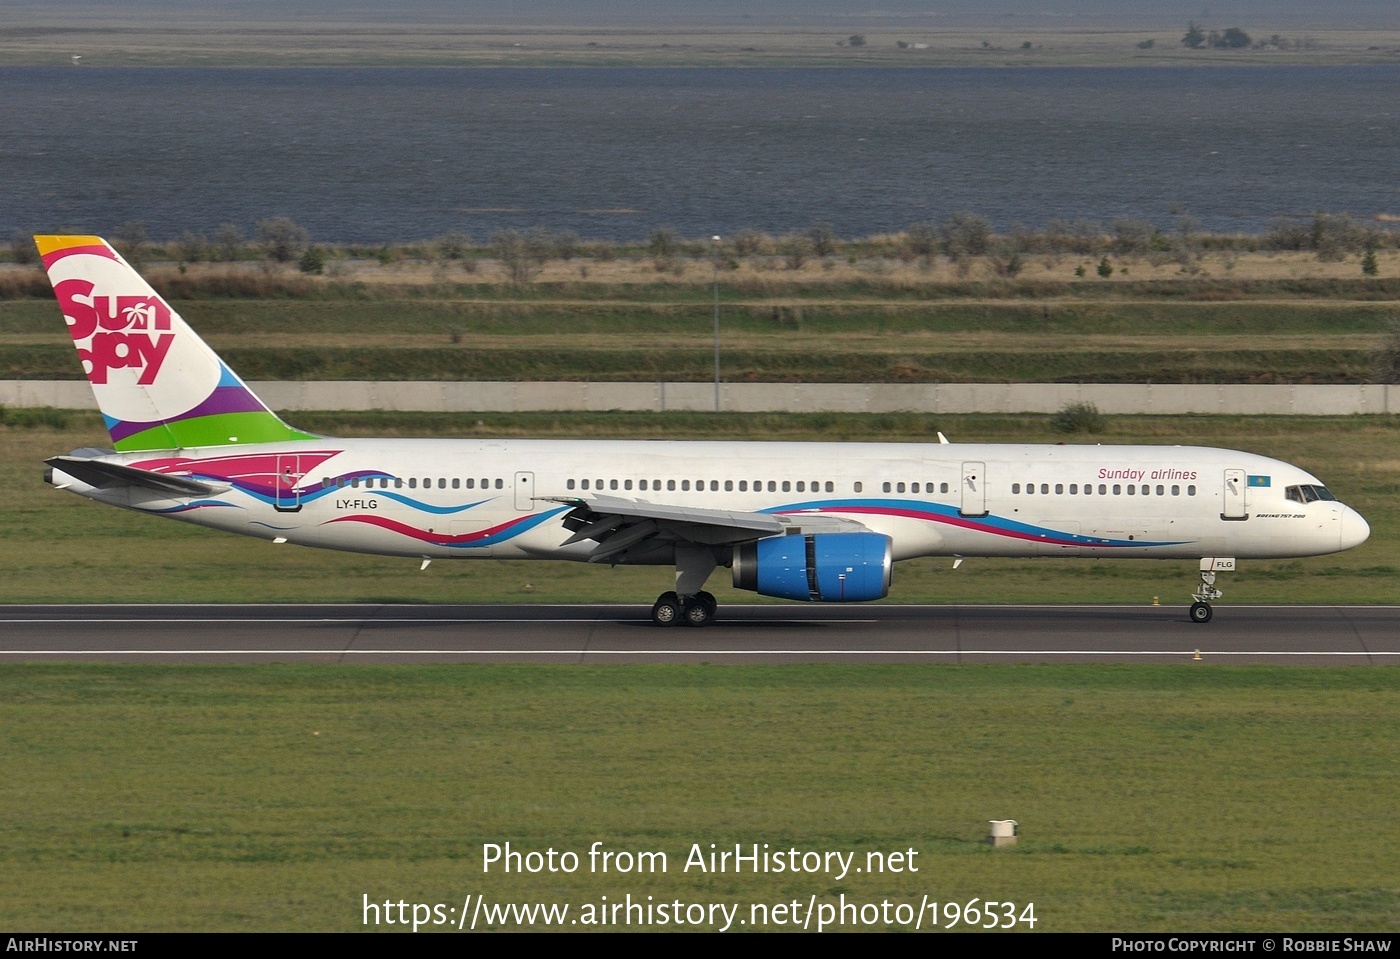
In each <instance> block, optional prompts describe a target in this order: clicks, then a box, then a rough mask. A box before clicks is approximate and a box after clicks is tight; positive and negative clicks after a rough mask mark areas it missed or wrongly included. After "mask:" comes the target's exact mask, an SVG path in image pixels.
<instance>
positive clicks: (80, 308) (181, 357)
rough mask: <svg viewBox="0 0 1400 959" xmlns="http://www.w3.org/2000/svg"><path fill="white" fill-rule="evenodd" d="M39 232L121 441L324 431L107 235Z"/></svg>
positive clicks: (81, 352) (132, 444)
mask: <svg viewBox="0 0 1400 959" xmlns="http://www.w3.org/2000/svg"><path fill="white" fill-rule="evenodd" d="M34 239H35V242H36V243H37V244H38V247H39V253H40V255H41V256H42V257H43V259H44V268H45V269H46V270H48V273H49V280H50V282H52V283H53V289H54V295H55V296H56V297H57V298H58V305H59V307H60V308H61V309H62V310H63V318H64V320H65V321H66V322H67V324H68V332H69V333H70V334H72V336H73V343H74V345H75V346H77V348H78V357H79V359H81V360H82V364H83V372H84V373H86V374H87V378H88V382H89V383H91V384H92V391H93V393H94V394H95V395H96V397H97V405H98V408H99V409H101V410H102V417H103V419H104V420H105V421H106V424H107V430H108V432H109V433H110V434H111V436H112V443H113V445H114V446H115V447H116V449H117V450H119V451H127V450H174V449H182V448H188V447H196V446H198V447H204V446H231V445H242V444H247V443H267V442H277V441H282V440H300V439H314V437H313V436H311V434H308V433H303V432H301V431H299V430H296V429H293V428H292V427H290V426H288V425H287V424H286V423H283V422H282V420H281V419H279V418H278V417H277V415H276V414H275V413H273V412H272V411H271V410H270V409H268V407H267V405H266V404H264V403H263V402H262V400H260V399H258V398H257V397H256V396H255V395H253V392H252V391H251V390H249V389H248V387H247V385H246V384H245V383H244V382H243V381H242V380H241V379H239V378H238V375H237V374H236V373H234V372H233V371H232V370H231V369H229V368H228V366H227V365H225V363H224V362H223V360H221V359H219V357H218V355H217V354H216V353H215V352H214V351H213V350H211V349H210V348H209V346H208V345H207V344H206V343H205V342H204V341H203V340H201V339H200V338H199V337H198V336H197V335H196V334H195V332H194V331H193V330H191V329H190V328H189V326H187V325H186V324H185V321H184V320H183V319H181V317H180V314H179V313H176V312H175V311H174V310H172V309H171V308H170V304H168V303H166V302H165V300H164V299H162V298H161V296H160V294H158V293H157V292H156V291H155V290H153V289H152V288H151V286H150V285H149V284H148V283H147V282H146V281H145V280H144V279H143V278H142V277H141V275H140V274H139V273H137V272H136V271H135V270H134V269H132V267H131V265H130V264H128V263H127V262H126V261H125V260H124V259H122V257H121V254H119V253H118V252H117V251H116V250H114V249H112V247H111V246H110V245H109V244H108V243H107V242H106V241H105V240H103V239H102V238H101V237H96V236H36V237H35V238H34Z"/></svg>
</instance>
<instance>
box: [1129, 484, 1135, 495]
mask: <svg viewBox="0 0 1400 959" xmlns="http://www.w3.org/2000/svg"><path fill="white" fill-rule="evenodd" d="M1128 495H1129V496H1133V495H1135V494H1134V493H1133V484H1132V483H1129V484H1128Z"/></svg>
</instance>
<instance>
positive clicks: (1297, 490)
mask: <svg viewBox="0 0 1400 959" xmlns="http://www.w3.org/2000/svg"><path fill="white" fill-rule="evenodd" d="M1284 496H1286V497H1287V498H1288V499H1291V500H1293V502H1295V503H1311V502H1314V501H1315V500H1331V501H1335V500H1336V499H1337V497H1335V496H1333V495H1332V491H1331V490H1329V489H1328V488H1327V487H1325V486H1313V485H1310V484H1304V485H1301V486H1290V487H1288V488H1287V489H1286V490H1284Z"/></svg>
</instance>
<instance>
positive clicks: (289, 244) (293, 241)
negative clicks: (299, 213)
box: [258, 216, 311, 263]
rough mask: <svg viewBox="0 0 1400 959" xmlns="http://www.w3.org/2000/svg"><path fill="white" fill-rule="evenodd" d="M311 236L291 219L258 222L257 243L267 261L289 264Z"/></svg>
mask: <svg viewBox="0 0 1400 959" xmlns="http://www.w3.org/2000/svg"><path fill="white" fill-rule="evenodd" d="M310 238H311V235H310V234H309V233H308V232H307V231H306V227H304V226H299V225H298V224H297V223H296V222H295V221H293V220H292V218H291V217H286V216H274V217H269V218H268V219H266V220H259V221H258V242H259V243H261V244H262V247H263V250H264V251H265V252H266V254H267V256H268V259H271V260H275V261H276V262H278V263H290V262H291V261H292V260H294V259H296V258H297V257H298V256H299V255H300V253H301V249H302V247H304V246H306V242H307V240H309V239H310Z"/></svg>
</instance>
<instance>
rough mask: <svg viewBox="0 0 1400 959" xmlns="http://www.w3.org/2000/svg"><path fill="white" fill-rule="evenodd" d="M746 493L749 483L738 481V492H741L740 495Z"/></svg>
mask: <svg viewBox="0 0 1400 959" xmlns="http://www.w3.org/2000/svg"><path fill="white" fill-rule="evenodd" d="M748 491H749V481H748V480H739V492H741V493H747V492H748Z"/></svg>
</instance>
